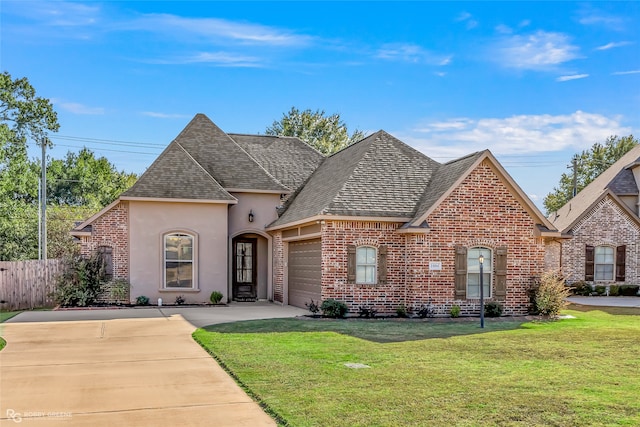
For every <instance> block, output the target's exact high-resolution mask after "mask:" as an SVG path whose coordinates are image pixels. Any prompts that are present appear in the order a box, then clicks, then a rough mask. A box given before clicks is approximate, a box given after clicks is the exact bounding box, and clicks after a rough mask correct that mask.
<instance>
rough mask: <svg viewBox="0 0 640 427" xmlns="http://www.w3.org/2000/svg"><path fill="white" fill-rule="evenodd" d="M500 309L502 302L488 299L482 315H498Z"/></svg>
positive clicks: (500, 312) (500, 314)
mask: <svg viewBox="0 0 640 427" xmlns="http://www.w3.org/2000/svg"><path fill="white" fill-rule="evenodd" d="M502 310H503V308H502V304H500V303H499V302H498V301H489V302H487V303H486V304H485V305H484V315H485V316H487V317H500V316H502Z"/></svg>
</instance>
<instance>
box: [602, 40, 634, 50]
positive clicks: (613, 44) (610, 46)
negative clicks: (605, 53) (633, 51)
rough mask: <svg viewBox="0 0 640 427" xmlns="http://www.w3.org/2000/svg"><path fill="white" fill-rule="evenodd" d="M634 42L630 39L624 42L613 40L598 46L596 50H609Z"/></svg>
mask: <svg viewBox="0 0 640 427" xmlns="http://www.w3.org/2000/svg"><path fill="white" fill-rule="evenodd" d="M630 44H632V43H631V42H629V41H622V42H611V43H607V44H605V45H602V46H598V47H596V50H609V49H613V48H615V47H622V46H627V45H630Z"/></svg>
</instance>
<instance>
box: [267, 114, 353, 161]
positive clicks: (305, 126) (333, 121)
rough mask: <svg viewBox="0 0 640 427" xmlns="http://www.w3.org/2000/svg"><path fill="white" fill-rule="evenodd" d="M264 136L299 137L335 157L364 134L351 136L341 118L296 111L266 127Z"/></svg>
mask: <svg viewBox="0 0 640 427" xmlns="http://www.w3.org/2000/svg"><path fill="white" fill-rule="evenodd" d="M265 133H266V134H267V135H279V136H296V137H298V138H300V139H301V140H303V141H304V142H306V143H307V144H309V145H310V146H312V147H313V148H315V149H316V150H318V151H320V152H321V153H322V154H324V155H329V154H332V153H335V152H336V151H339V150H341V149H343V148H344V147H347V146H348V145H350V144H353V143H354V142H356V141H359V140H360V139H362V138H363V137H364V133H363V132H361V131H359V130H357V129H356V130H355V131H353V133H352V134H351V136H349V132H348V130H347V125H346V124H345V123H344V121H343V120H342V119H341V118H340V114H337V113H336V114H332V115H330V116H327V115H326V114H325V112H324V110H316V111H311V110H310V109H307V110H304V111H300V110H298V109H297V108H295V107H291V110H289V112H288V113H285V114H283V115H282V118H281V119H280V120H279V121H274V122H273V124H272V125H271V126H269V127H267V129H266V131H265Z"/></svg>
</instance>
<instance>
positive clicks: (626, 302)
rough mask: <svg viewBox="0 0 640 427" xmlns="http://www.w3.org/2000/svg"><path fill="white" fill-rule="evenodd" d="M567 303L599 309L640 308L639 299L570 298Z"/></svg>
mask: <svg viewBox="0 0 640 427" xmlns="http://www.w3.org/2000/svg"><path fill="white" fill-rule="evenodd" d="M567 301H569V302H572V303H574V304H580V305H592V306H600V307H637V308H640V297H581V296H570V297H569V298H567Z"/></svg>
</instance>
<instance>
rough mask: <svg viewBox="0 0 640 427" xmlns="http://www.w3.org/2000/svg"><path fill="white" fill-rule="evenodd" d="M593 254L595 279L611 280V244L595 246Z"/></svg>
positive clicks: (613, 267) (612, 267)
mask: <svg viewBox="0 0 640 427" xmlns="http://www.w3.org/2000/svg"><path fill="white" fill-rule="evenodd" d="M594 255H595V257H594V258H595V259H594V261H595V280H613V272H614V270H615V257H614V249H613V248H612V247H611V246H596V248H595V254H594Z"/></svg>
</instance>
